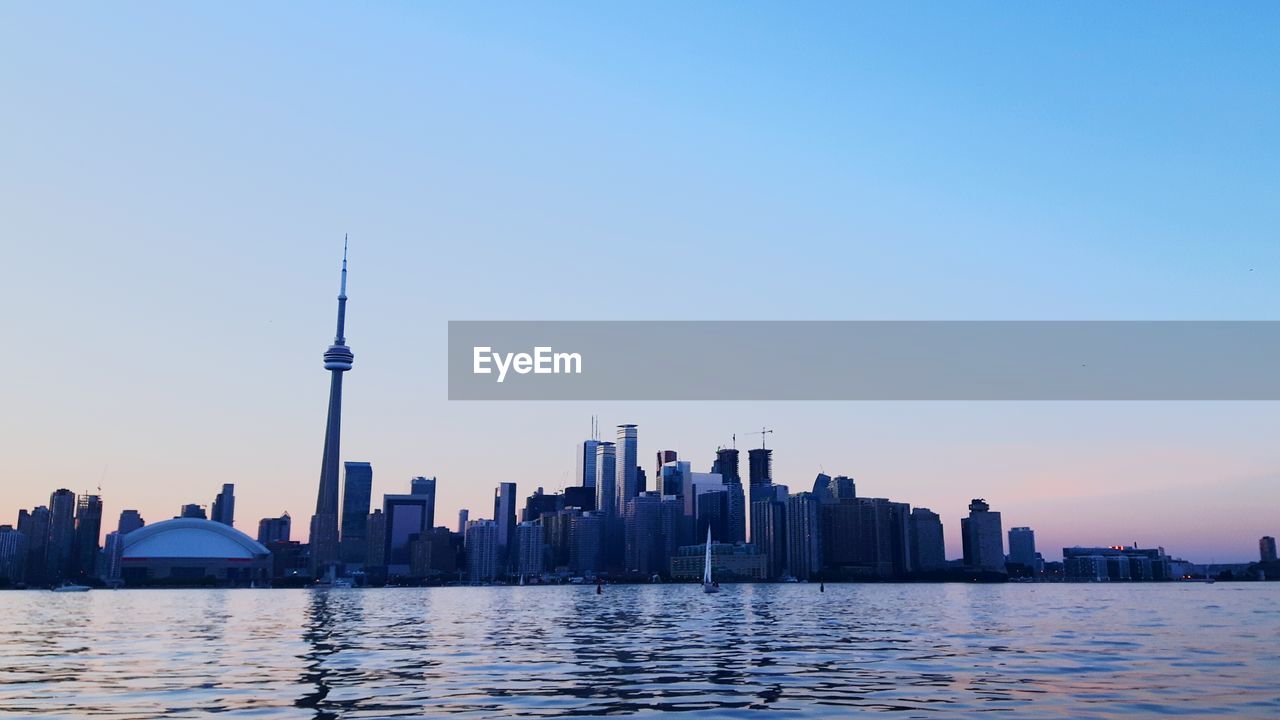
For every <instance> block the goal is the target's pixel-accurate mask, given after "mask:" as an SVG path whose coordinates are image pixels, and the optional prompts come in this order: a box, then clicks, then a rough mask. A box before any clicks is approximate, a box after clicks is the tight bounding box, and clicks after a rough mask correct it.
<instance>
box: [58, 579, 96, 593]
mask: <svg viewBox="0 0 1280 720" xmlns="http://www.w3.org/2000/svg"><path fill="white" fill-rule="evenodd" d="M90 589H91V588H90V587H89V586H88V585H76V584H75V583H73V582H71V581H70V580H68V581H66V582H64V583H62V584H61V585H59V586H57V587H55V588H54V589H53V591H54V592H89V590H90Z"/></svg>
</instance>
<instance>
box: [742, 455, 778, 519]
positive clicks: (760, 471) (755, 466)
mask: <svg viewBox="0 0 1280 720" xmlns="http://www.w3.org/2000/svg"><path fill="white" fill-rule="evenodd" d="M747 475H748V479H749V480H750V481H751V485H750V487H749V488H748V491H747V497H748V502H749V503H750V504H753V505H754V504H755V502H756V501H757V500H764V499H768V497H769V495H768V492H767V491H765V492H764V494H760V493H761V492H762V491H761V488H764V487H767V486H769V485H771V484H772V483H773V451H772V450H766V449H765V448H762V447H760V448H752V449H751V450H748V451H747Z"/></svg>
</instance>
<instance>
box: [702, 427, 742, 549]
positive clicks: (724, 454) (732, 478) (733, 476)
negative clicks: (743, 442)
mask: <svg viewBox="0 0 1280 720" xmlns="http://www.w3.org/2000/svg"><path fill="white" fill-rule="evenodd" d="M711 472H712V473H715V474H717V475H719V476H720V478H721V481H722V482H724V486H725V489H726V491H727V492H728V493H729V495H728V498H727V507H726V512H727V516H726V519H725V532H726V534H725V536H724V537H723V538H722V541H723V542H730V543H735V542H745V541H746V539H747V501H746V497H745V494H744V492H743V490H742V475H741V474H740V473H739V472H738V451H737V449H736V448H719V449H718V450H716V459H715V462H713V463H711Z"/></svg>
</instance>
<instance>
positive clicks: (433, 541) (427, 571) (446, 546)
mask: <svg viewBox="0 0 1280 720" xmlns="http://www.w3.org/2000/svg"><path fill="white" fill-rule="evenodd" d="M461 539H462V538H461V537H460V536H458V535H457V534H455V533H452V532H450V531H449V528H445V527H436V528H428V529H427V530H423V531H422V532H421V533H419V534H418V535H415V536H414V537H413V538H411V539H410V541H409V546H410V548H411V549H410V553H409V556H410V560H409V575H410V576H412V577H415V578H437V579H443V578H456V576H457V573H458V554H459V553H458V550H459V549H460V547H459V545H460V542H461Z"/></svg>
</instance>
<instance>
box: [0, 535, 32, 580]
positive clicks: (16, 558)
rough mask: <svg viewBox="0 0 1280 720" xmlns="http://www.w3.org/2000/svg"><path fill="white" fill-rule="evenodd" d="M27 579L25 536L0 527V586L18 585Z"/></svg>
mask: <svg viewBox="0 0 1280 720" xmlns="http://www.w3.org/2000/svg"><path fill="white" fill-rule="evenodd" d="M26 577H27V536H26V535H23V534H22V533H20V532H18V531H17V530H15V529H14V528H13V526H12V525H0V585H3V586H12V585H19V584H22V583H23V582H25V581H26Z"/></svg>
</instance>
